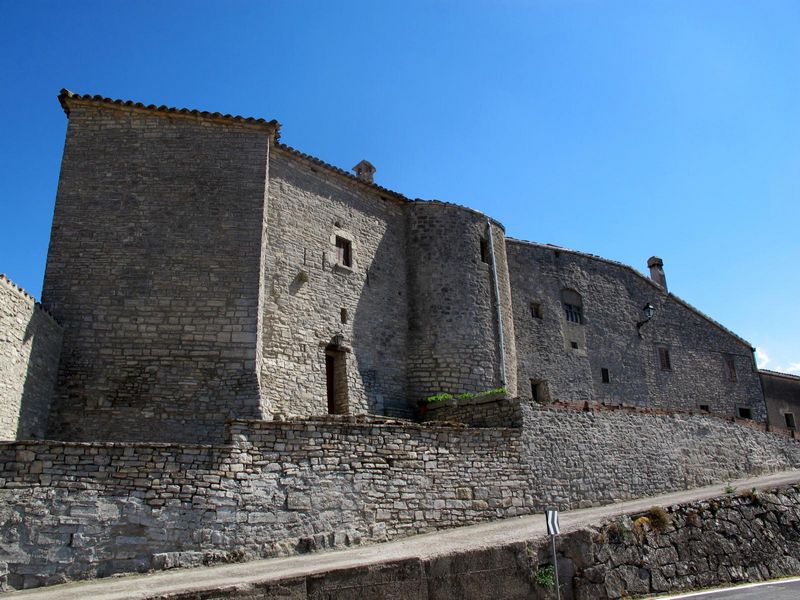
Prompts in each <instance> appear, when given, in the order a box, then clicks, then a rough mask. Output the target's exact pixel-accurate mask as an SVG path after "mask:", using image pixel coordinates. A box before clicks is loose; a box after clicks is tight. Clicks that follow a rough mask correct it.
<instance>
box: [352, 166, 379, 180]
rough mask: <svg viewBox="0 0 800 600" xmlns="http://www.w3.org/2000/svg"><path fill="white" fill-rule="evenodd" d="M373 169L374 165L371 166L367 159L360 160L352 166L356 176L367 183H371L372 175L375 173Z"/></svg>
mask: <svg viewBox="0 0 800 600" xmlns="http://www.w3.org/2000/svg"><path fill="white" fill-rule="evenodd" d="M375 170H376V169H375V167H373V166H372V163H371V162H369V161H368V160H362V161H361V162H360V163H358V164H357V165H356V166H355V167H353V171H355V172H356V177H358V178H359V179H360V180H362V181H366V182H367V183H372V176H373V175H375Z"/></svg>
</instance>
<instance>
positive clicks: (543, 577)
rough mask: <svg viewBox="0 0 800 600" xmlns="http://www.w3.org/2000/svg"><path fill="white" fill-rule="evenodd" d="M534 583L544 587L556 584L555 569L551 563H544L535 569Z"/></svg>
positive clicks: (551, 586)
mask: <svg viewBox="0 0 800 600" xmlns="http://www.w3.org/2000/svg"><path fill="white" fill-rule="evenodd" d="M536 583H537V584H538V585H540V586H542V587H544V588H553V587H555V586H556V571H555V569H554V568H553V565H544V566H542V567H539V568H538V569H536Z"/></svg>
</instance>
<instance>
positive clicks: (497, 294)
mask: <svg viewBox="0 0 800 600" xmlns="http://www.w3.org/2000/svg"><path fill="white" fill-rule="evenodd" d="M486 228H487V229H488V230H489V234H488V238H489V239H488V241H489V254H490V255H491V260H492V279H493V280H494V301H495V308H496V311H497V338H498V343H499V345H500V384H501V385H502V386H503V387H505V385H506V383H507V382H506V343H505V340H504V339H503V314H502V311H501V309H500V286H499V285H498V283H497V261H496V260H495V256H494V236H493V235H492V222H491V221H490V220H489V219H486Z"/></svg>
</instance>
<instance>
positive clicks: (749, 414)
mask: <svg viewBox="0 0 800 600" xmlns="http://www.w3.org/2000/svg"><path fill="white" fill-rule="evenodd" d="M736 412H737V414H738V415H739V418H740V419H752V418H753V411H751V410H750V409H749V408H744V407H743V406H740V407H739V408H737V409H736Z"/></svg>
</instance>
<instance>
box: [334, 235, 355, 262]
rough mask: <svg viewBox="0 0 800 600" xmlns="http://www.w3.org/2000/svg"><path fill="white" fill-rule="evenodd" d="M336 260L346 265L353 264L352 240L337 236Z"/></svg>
mask: <svg viewBox="0 0 800 600" xmlns="http://www.w3.org/2000/svg"><path fill="white" fill-rule="evenodd" d="M336 261H337V262H338V263H339V264H340V265H344V266H345V267H352V266H353V244H352V242H350V240H348V239H345V238H343V237H340V236H338V235H337V236H336Z"/></svg>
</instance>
